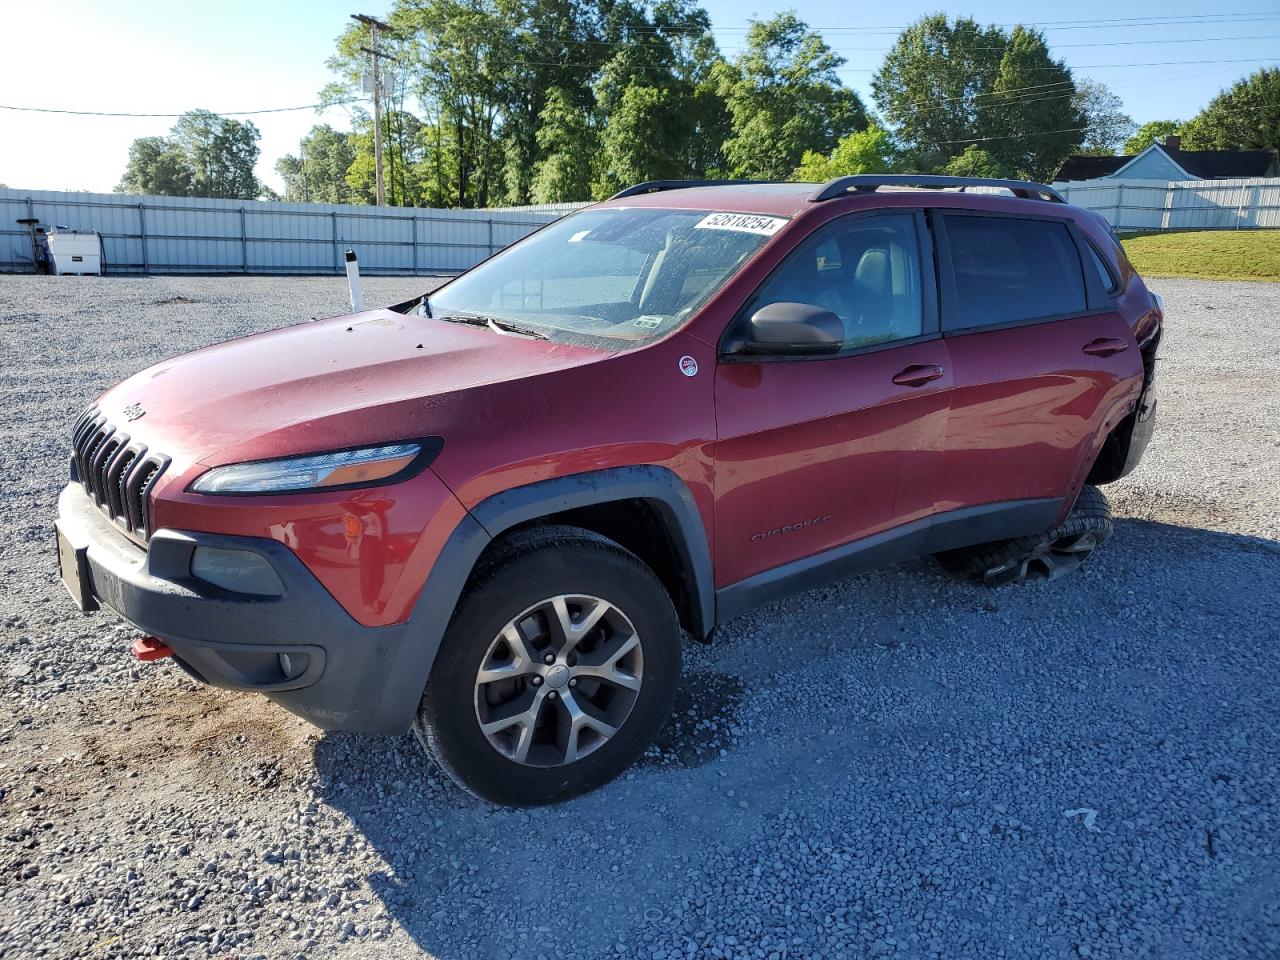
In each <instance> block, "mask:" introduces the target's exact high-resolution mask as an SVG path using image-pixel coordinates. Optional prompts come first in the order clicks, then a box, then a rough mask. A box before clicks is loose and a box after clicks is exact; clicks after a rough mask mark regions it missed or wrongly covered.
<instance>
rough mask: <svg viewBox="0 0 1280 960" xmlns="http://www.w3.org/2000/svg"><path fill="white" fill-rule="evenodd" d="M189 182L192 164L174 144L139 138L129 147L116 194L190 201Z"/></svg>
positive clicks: (155, 138) (159, 139) (163, 138)
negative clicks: (135, 194)
mask: <svg viewBox="0 0 1280 960" xmlns="http://www.w3.org/2000/svg"><path fill="white" fill-rule="evenodd" d="M191 181H192V174H191V164H190V162H189V161H188V160H187V156H186V154H185V153H183V152H182V150H180V149H179V148H178V147H177V146H176V145H175V144H174V143H172V142H171V141H170V140H168V139H166V138H165V137H139V138H138V139H137V140H134V141H133V143H132V144H131V145H130V146H129V165H128V166H127V167H125V171H124V176H123V177H122V178H121V180H120V183H119V185H117V186H116V192H117V193H140V194H149V195H151V196H158V197H189V196H191Z"/></svg>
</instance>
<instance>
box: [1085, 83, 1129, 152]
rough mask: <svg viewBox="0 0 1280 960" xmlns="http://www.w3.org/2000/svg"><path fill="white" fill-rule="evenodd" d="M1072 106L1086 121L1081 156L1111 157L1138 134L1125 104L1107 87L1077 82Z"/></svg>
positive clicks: (1101, 84) (1100, 84)
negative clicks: (1129, 137) (1126, 139)
mask: <svg viewBox="0 0 1280 960" xmlns="http://www.w3.org/2000/svg"><path fill="white" fill-rule="evenodd" d="M1075 84H1076V95H1075V99H1074V100H1073V101H1072V105H1073V106H1074V107H1075V108H1076V111H1077V112H1078V113H1079V114H1080V116H1081V117H1082V118H1083V126H1084V140H1083V141H1082V143H1081V144H1080V151H1081V153H1086V154H1090V155H1093V156H1111V155H1113V154H1114V153H1115V152H1116V150H1117V149H1119V147H1120V144H1121V143H1122V142H1123V141H1124V139H1125V138H1126V137H1128V136H1129V135H1131V134H1132V133H1133V132H1134V126H1135V124H1134V122H1133V118H1132V117H1130V116H1129V115H1128V114H1127V113H1125V112H1124V103H1123V101H1121V99H1120V98H1119V97H1117V96H1116V95H1115V94H1114V93H1112V92H1111V89H1110V88H1109V87H1108V86H1107V85H1106V84H1104V83H1099V82H1098V81H1097V80H1089V79H1084V80H1077V81H1076V82H1075Z"/></svg>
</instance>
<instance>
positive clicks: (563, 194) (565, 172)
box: [531, 87, 599, 203]
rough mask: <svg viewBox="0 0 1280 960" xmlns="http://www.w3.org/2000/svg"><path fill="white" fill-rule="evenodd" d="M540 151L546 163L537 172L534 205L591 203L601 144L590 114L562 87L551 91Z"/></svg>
mask: <svg viewBox="0 0 1280 960" xmlns="http://www.w3.org/2000/svg"><path fill="white" fill-rule="evenodd" d="M538 147H539V150H540V151H541V153H542V159H541V160H539V161H538V163H537V167H536V169H535V171H534V176H533V184H532V186H531V194H532V200H533V202H534V203H560V202H564V201H582V200H590V199H591V179H592V172H593V160H594V158H595V156H596V151H597V149H598V147H599V144H598V140H597V138H596V133H595V131H594V130H593V129H592V126H591V115H590V113H588V112H587V111H586V110H583V109H582V108H581V107H580V106H578V105H577V104H576V103H574V102H573V98H572V97H571V95H570V94H568V93H567V92H565V90H563V89H562V88H560V87H556V88H554V89H552V90H551V92H550V93H549V94H548V96H547V103H546V106H544V107H543V108H542V116H541V124H540V125H539V127H538Z"/></svg>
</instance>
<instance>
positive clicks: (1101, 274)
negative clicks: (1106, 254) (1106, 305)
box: [1084, 240, 1120, 293]
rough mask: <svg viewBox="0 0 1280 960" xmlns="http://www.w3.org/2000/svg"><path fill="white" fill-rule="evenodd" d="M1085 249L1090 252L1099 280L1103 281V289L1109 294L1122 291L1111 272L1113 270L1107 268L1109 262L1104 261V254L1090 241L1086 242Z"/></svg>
mask: <svg viewBox="0 0 1280 960" xmlns="http://www.w3.org/2000/svg"><path fill="white" fill-rule="evenodd" d="M1084 245H1085V248H1086V249H1088V251H1089V262H1090V263H1092V264H1093V268H1094V269H1095V270H1097V271H1098V279H1099V280H1101V281H1102V289H1103V290H1105V291H1107V293H1115V292H1116V291H1117V290H1119V289H1120V282H1119V281H1118V280H1116V277H1115V274H1114V273H1112V272H1111V268H1110V267H1108V266H1107V261H1106V260H1104V259H1102V254H1100V253H1099V252H1098V248H1097V247H1095V246H1094V245H1093V244H1092V243H1091V242H1089V241H1088V240H1086V241H1085V244H1084Z"/></svg>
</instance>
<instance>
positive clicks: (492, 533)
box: [370, 464, 715, 730]
mask: <svg viewBox="0 0 1280 960" xmlns="http://www.w3.org/2000/svg"><path fill="white" fill-rule="evenodd" d="M620 500H644V501H646V502H648V503H649V504H651V505H652V506H653V507H654V508H656V509H657V510H658V511H659V514H660V515H661V517H662V519H663V521H664V522H665V523H666V525H667V530H668V533H669V535H670V536H671V540H672V543H673V544H674V546H675V549H676V554H677V557H678V559H679V561H680V568H681V569H680V574H681V576H682V577H683V578H684V580H685V589H686V590H687V592H688V596H689V598H690V601H691V602H690V606H691V610H690V618H691V621H692V623H691V626H692V628H693V630H692V632H693V633H694V634H695V635H696V636H698V637H700V638H702V637H706V636H707V635H708V634H709V633H710V632H711V630H712V628H713V627H714V625H715V586H714V583H713V580H712V570H711V549H710V546H709V544H708V542H707V532H706V528H705V527H704V526H703V523H702V516H701V514H700V513H699V511H698V507H697V504H696V503H695V502H694V499H693V494H692V493H691V492H690V490H689V488H688V486H687V485H686V484H685V482H684V481H683V480H681V479H680V477H679V476H677V475H676V474H675V472H673V471H672V470H670V469H669V468H667V467H661V466H657V465H655V464H642V465H636V466H625V467H610V468H607V469H604V470H592V471H588V472H585V473H576V474H570V475H568V476H563V477H554V478H552V479H549V480H540V481H538V482H536V483H530V484H526V485H524V486H519V487H512V488H510V489H508V490H504V491H502V492H501V493H496V494H494V495H493V496H491V497H489V498H488V499H486V500H482V501H481V502H480V503H478V504H476V506H475V507H473V508H472V509H471V510H470V511H469V512H468V513H467V515H466V516H465V517H463V518H462V521H461V522H460V523H459V524H458V526H457V527H455V528H454V531H453V533H452V534H450V535H449V539H448V540H447V541H446V542H445V545H444V547H443V549H441V551H440V555H439V556H438V557H437V558H436V562H435V564H434V565H433V566H432V568H431V572H430V573H429V574H428V575H427V580H426V583H425V584H424V585H423V587H422V592H421V593H420V594H419V595H418V599H417V601H416V602H415V603H414V607H413V611H412V613H410V615H409V619H408V621H407V623H406V624H405V630H404V641H405V642H404V644H403V649H402V650H401V655H400V656H399V657H397V658H396V659H397V662H396V664H395V669H394V670H393V671H391V672H390V674H389V675H388V676H387V677H386V678H385V684H386V685H385V687H384V688H383V689H382V690H381V691H378V692H376V693H375V692H374V691H370V695H371V696H377V697H378V698H379V699H380V700H381V701H382V703H381V710H380V711H379V713H380V714H381V715H382V716H384V717H387V718H388V719H390V718H391V717H395V718H396V721H395V723H394V725H395V726H397V727H399V728H400V729H401V730H405V729H408V727H409V724H410V722H411V720H412V718H413V715H414V712H415V711H416V710H417V706H418V701H419V700H420V699H421V697H422V691H423V690H424V689H425V687H426V683H427V680H428V678H429V677H430V674H431V668H432V666H433V665H434V663H435V659H436V653H437V652H438V651H439V649H440V643H441V641H442V640H443V639H444V633H445V630H446V629H447V628H448V626H449V621H450V620H451V619H452V618H453V611H454V608H455V607H456V606H457V603H458V599H459V597H461V596H462V591H463V588H464V587H465V586H466V583H467V579H468V578H469V577H470V576H471V571H472V570H473V569H475V565H476V562H477V561H478V560H479V559H480V555H481V554H482V553H483V552H484V549H485V547H487V546H488V545H489V544H490V543H492V542H493V541H494V540H495V539H496V538H497V537H499V536H501V535H502V534H503V533H504V532H506V531H507V530H510V529H511V528H513V527H516V526H518V525H519V524H522V523H527V522H528V521H530V520H536V519H538V518H539V517H545V516H548V515H551V514H555V513H561V512H563V511H565V510H572V509H575V508H577V507H587V506H593V505H596V504H603V503H612V502H616V501H620ZM401 722H402V724H403V725H401Z"/></svg>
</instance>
